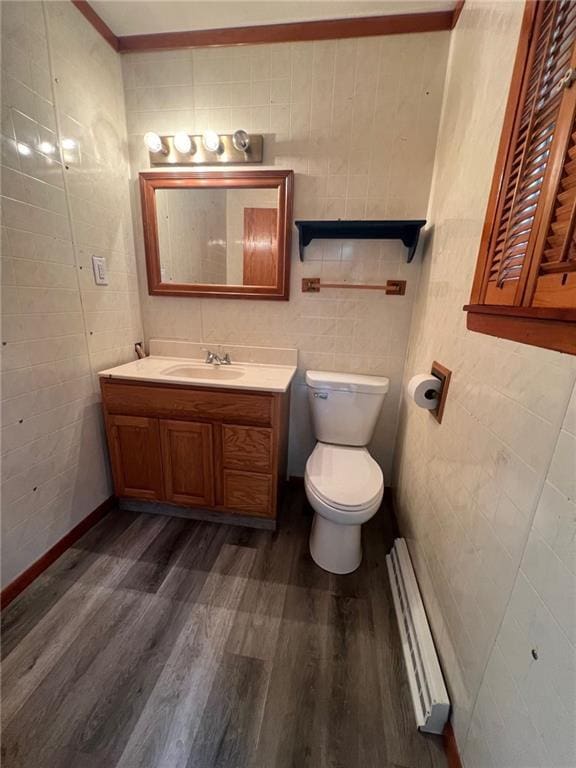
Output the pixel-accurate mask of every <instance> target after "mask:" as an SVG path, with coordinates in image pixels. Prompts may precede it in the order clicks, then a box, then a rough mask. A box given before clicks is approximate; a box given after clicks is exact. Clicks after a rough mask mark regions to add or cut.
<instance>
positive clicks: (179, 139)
mask: <svg viewBox="0 0 576 768" xmlns="http://www.w3.org/2000/svg"><path fill="white" fill-rule="evenodd" d="M173 141H174V147H175V149H176V151H177V152H180V154H181V155H189V154H190V152H191V151H192V139H191V138H190V136H189V135H188V134H187V133H185V132H184V131H179V132H178V133H176V134H174V139H173Z"/></svg>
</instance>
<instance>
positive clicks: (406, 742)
mask: <svg viewBox="0 0 576 768" xmlns="http://www.w3.org/2000/svg"><path fill="white" fill-rule="evenodd" d="M390 546H391V545H390ZM386 549H387V547H382V546H381V544H380V542H378V540H377V539H376V538H374V539H372V538H371V537H367V538H366V539H365V549H364V558H365V565H366V567H367V569H368V571H369V574H370V589H369V594H370V599H371V604H372V616H373V620H374V628H375V633H376V637H378V638H379V642H378V643H377V645H376V665H375V671H376V674H377V676H378V678H379V680H380V693H381V697H380V701H381V711H382V722H383V733H384V739H385V742H386V751H387V757H388V761H389V763H391V764H396V765H401V766H403V768H446V758H445V755H444V751H443V747H442V740H441V738H440V737H435V736H431V735H426V734H422V733H420V732H419V731H418V730H417V729H416V724H415V718H414V710H413V705H412V699H411V694H410V688H409V683H408V677H407V673H406V669H405V665H404V656H403V653H402V646H401V641H400V635H399V632H398V626H397V619H396V614H395V612H394V603H393V599H392V593H391V591H390V583H389V580H388V572H387V568H386V558H385V555H386Z"/></svg>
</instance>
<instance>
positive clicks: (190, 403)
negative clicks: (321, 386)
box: [101, 379, 290, 521]
mask: <svg viewBox="0 0 576 768" xmlns="http://www.w3.org/2000/svg"><path fill="white" fill-rule="evenodd" d="M101 389H102V401H103V407H104V416H105V422H106V431H107V435H108V443H109V450H110V458H111V463H112V474H113V476H114V485H115V490H116V494H117V495H118V496H119V497H120V499H135V500H140V501H144V502H156V503H163V504H169V505H176V506H178V507H182V508H188V509H193V508H202V509H204V510H211V511H213V512H222V513H228V514H233V515H241V516H245V517H254V518H268V519H270V520H272V521H273V520H274V519H275V517H276V509H277V499H278V493H279V489H280V486H281V483H282V480H283V479H284V478H285V474H286V455H287V437H288V410H289V400H290V394H289V390H288V391H287V392H281V393H279V392H270V393H268V392H251V391H245V390H233V389H210V388H207V387H192V386H190V387H188V386H180V385H168V384H153V383H142V382H140V381H114V380H111V379H101Z"/></svg>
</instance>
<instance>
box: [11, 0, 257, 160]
mask: <svg viewBox="0 0 576 768" xmlns="http://www.w3.org/2000/svg"><path fill="white" fill-rule="evenodd" d="M1 1H2V0H0V2H1ZM144 144H145V145H146V148H147V150H148V152H149V159H150V165H152V166H154V165H253V164H256V163H261V162H262V159H263V154H264V152H263V149H264V137H263V136H262V135H261V134H256V133H248V132H247V131H244V130H241V129H239V130H237V131H235V132H234V133H218V132H217V131H213V130H210V129H207V130H206V131H204V133H202V134H200V133H188V132H186V131H177V132H176V133H175V134H168V135H165V136H164V135H159V134H157V133H154V132H152V131H150V132H148V133H146V134H145V135H144Z"/></svg>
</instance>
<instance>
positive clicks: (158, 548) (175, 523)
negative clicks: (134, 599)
mask: <svg viewBox="0 0 576 768" xmlns="http://www.w3.org/2000/svg"><path fill="white" fill-rule="evenodd" d="M194 525H195V523H194V522H193V521H189V520H182V519H181V518H168V520H167V522H166V525H165V527H164V528H163V530H162V531H161V532H160V534H159V535H158V536H157V537H156V538H155V539H154V540H153V541H152V542H151V543H150V545H149V546H148V547H147V548H146V549H145V550H144V552H142V553H141V555H140V557H139V558H138V559H137V560H136V562H135V563H134V565H133V566H132V567H131V568H130V570H129V571H128V573H127V574H126V575H125V576H124V578H123V579H122V580H121V581H120V583H119V584H118V588H119V589H136V590H138V591H139V592H157V591H158V590H159V589H160V587H161V586H162V583H163V581H164V579H166V577H167V575H168V574H169V573H170V570H171V567H172V565H173V564H174V563H175V562H177V561H178V559H179V557H180V555H181V553H182V550H183V549H184V548H185V547H186V545H187V543H188V542H189V541H190V535H191V528H193V527H194Z"/></svg>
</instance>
